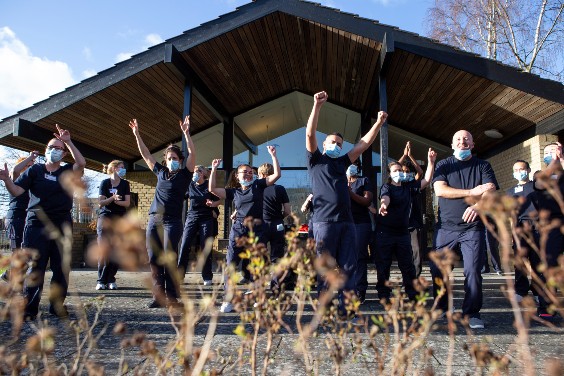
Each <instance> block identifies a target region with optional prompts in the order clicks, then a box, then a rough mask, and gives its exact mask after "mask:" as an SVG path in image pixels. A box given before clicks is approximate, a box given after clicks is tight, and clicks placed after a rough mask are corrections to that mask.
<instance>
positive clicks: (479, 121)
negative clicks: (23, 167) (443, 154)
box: [0, 0, 564, 167]
mask: <svg viewBox="0 0 564 376" xmlns="http://www.w3.org/2000/svg"><path fill="white" fill-rule="evenodd" d="M384 39H385V40H386V43H383V41H384ZM381 67H383V70H381ZM379 75H382V76H384V77H386V82H387V96H388V98H387V103H388V108H387V110H388V112H389V114H390V117H389V119H388V121H389V123H390V124H393V125H395V126H397V127H400V128H402V129H405V130H407V131H409V132H412V133H415V134H417V135H420V136H423V137H425V138H428V139H430V140H433V141H436V142H439V143H442V144H445V145H448V144H450V140H451V137H452V134H453V133H454V132H455V131H456V130H457V129H460V128H466V129H469V130H470V131H471V132H472V133H473V134H474V136H475V141H476V145H477V146H476V149H477V151H478V152H484V151H485V150H488V149H490V148H492V147H494V146H496V145H498V144H499V143H500V142H502V140H501V141H500V140H494V139H488V138H486V137H485V136H484V135H483V131H484V130H486V129H490V128H496V129H498V130H500V131H501V132H502V133H503V134H504V135H506V136H508V137H510V136H514V135H517V134H519V133H521V132H525V131H527V130H528V129H530V128H531V127H534V125H535V124H537V123H539V122H542V121H545V120H546V119H548V118H550V117H551V116H553V115H554V114H556V113H558V112H559V111H562V110H564V87H563V85H562V84H561V83H558V82H554V81H550V80H546V79H543V78H540V77H538V76H536V75H532V74H527V73H522V72H520V71H519V70H517V69H515V68H513V67H509V66H506V65H502V64H500V63H497V62H495V61H492V60H488V59H485V58H482V57H479V56H477V55H474V54H469V53H466V52H463V51H461V50H458V49H456V48H453V47H450V46H446V45H443V44H440V43H437V42H435V41H433V40H431V39H428V38H425V37H421V36H419V35H417V34H414V33H410V32H406V31H402V30H400V29H398V28H395V27H392V26H388V25H384V24H380V23H378V22H377V21H374V20H369V19H366V18H362V17H359V16H357V15H353V14H349V13H344V12H340V11H339V10H336V9H332V8H327V7H324V6H321V5H319V4H316V3H311V2H306V1H301V0H258V1H255V2H253V3H249V4H247V5H244V6H242V7H240V8H238V9H237V10H235V11H234V12H231V13H228V14H225V15H223V16H220V17H219V18H217V19H215V20H212V21H210V22H207V23H204V24H202V25H201V26H199V27H196V28H194V29H191V30H188V31H186V32H184V33H183V34H181V35H179V36H176V37H174V38H171V39H169V40H167V41H165V42H164V43H162V44H160V45H157V46H154V47H151V48H150V49H149V50H147V51H145V52H142V53H140V54H137V55H135V56H133V57H131V58H130V59H129V60H126V61H124V62H121V63H118V64H116V65H115V66H114V67H112V68H109V69H107V70H104V71H102V72H100V73H98V75H96V76H94V77H91V78H89V79H87V80H84V81H82V82H81V83H79V84H77V85H74V86H72V87H70V88H68V89H66V90H65V91H63V92H61V93H58V94H55V95H53V96H52V97H50V98H48V99H46V100H44V101H42V102H39V103H37V104H35V105H33V106H32V107H30V108H27V109H25V110H22V111H20V112H18V113H17V114H16V115H14V116H11V117H9V118H7V119H4V120H3V121H2V122H0V137H2V138H1V140H0V143H2V144H4V145H8V146H12V147H16V148H21V149H27V150H31V149H34V148H37V145H38V143H41V144H42V143H44V142H45V140H44V138H45V137H46V136H47V135H48V134H50V133H51V132H52V128H53V126H54V124H55V123H59V124H62V125H63V126H64V127H67V128H69V129H70V130H71V133H72V135H73V139H74V140H76V141H78V142H80V143H82V144H84V145H89V146H90V151H89V152H88V153H87V155H86V157H87V158H88V160H89V163H90V167H92V166H94V165H95V164H96V162H99V163H102V162H107V161H108V160H107V158H109V157H110V156H115V157H117V158H120V159H124V160H127V161H134V160H137V159H138V158H139V153H138V150H137V146H136V144H135V141H134V139H133V137H130V134H129V133H128V132H129V128H128V126H127V124H128V121H129V120H130V119H131V118H133V117H136V118H137V119H139V121H140V124H141V132H142V134H143V138H144V140H145V143H146V144H147V146H148V147H149V149H150V150H152V151H156V150H158V149H159V148H162V147H163V146H164V145H166V144H168V143H169V142H173V141H178V137H179V135H180V133H179V131H178V128H177V127H178V125H177V124H178V123H177V121H178V119H179V118H180V117H181V116H182V111H183V108H184V87H185V82H186V81H190V82H191V83H192V86H193V88H194V89H195V91H194V93H195V95H193V97H192V111H191V118H192V123H193V132H194V133H197V132H199V131H202V130H205V129H208V128H210V127H212V126H214V125H215V124H217V123H219V122H221V121H222V120H223V119H224V118H226V117H234V116H236V115H239V114H242V113H244V112H246V111H248V110H250V109H253V108H255V107H256V106H258V105H260V104H263V103H267V102H269V101H271V100H273V99H276V98H280V97H281V96H284V95H286V94H288V93H291V92H293V91H299V92H303V93H307V94H313V93H315V92H317V91H320V90H326V91H327V92H328V94H329V98H330V101H332V102H333V103H335V104H337V105H340V106H343V107H345V108H347V109H351V110H353V111H357V112H360V113H363V114H366V113H370V114H371V115H374V111H377V106H376V107H375V106H374V104H375V103H378V97H377V95H378V94H377V93H378V77H379ZM22 120H25V121H22ZM30 122H31V124H30ZM257 126H261V125H259V124H257ZM34 127H35V128H34ZM36 128H37V129H36ZM35 130H37V132H36V131H35ZM42 130H43V131H42ZM45 130H48V132H45Z"/></svg>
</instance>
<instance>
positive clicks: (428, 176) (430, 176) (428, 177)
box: [418, 148, 437, 189]
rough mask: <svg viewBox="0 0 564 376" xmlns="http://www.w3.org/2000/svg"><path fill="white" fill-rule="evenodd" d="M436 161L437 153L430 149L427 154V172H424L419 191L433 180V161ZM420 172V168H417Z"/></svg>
mask: <svg viewBox="0 0 564 376" xmlns="http://www.w3.org/2000/svg"><path fill="white" fill-rule="evenodd" d="M436 160H437V153H435V151H434V150H433V149H431V148H429V151H428V152H427V170H425V177H424V178H423V180H421V189H423V188H425V187H426V186H428V185H429V183H430V182H431V181H432V180H433V172H434V171H435V161H436ZM419 169H420V170H421V167H419ZM418 173H419V172H418Z"/></svg>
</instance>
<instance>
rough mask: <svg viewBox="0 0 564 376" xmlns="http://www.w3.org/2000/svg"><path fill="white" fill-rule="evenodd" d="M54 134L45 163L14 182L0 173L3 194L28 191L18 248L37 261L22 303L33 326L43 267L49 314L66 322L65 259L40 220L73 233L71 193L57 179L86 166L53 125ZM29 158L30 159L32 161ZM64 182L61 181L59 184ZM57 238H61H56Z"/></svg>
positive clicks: (32, 265) (63, 132) (67, 266)
mask: <svg viewBox="0 0 564 376" xmlns="http://www.w3.org/2000/svg"><path fill="white" fill-rule="evenodd" d="M55 126H56V128H57V133H53V135H54V136H55V138H52V139H51V140H49V142H48V143H47V146H46V148H45V163H36V164H34V165H33V166H31V167H30V168H28V169H27V170H25V171H24V172H23V173H22V174H21V175H20V176H19V177H18V178H17V179H16V181H15V182H14V181H12V179H10V175H9V173H8V169H7V167H6V166H5V168H4V170H0V179H1V180H3V181H4V184H5V185H6V188H7V189H8V192H9V193H10V194H11V195H12V196H14V197H17V196H20V195H22V194H27V193H25V192H26V191H29V205H28V209H27V217H26V225H25V230H24V234H23V241H22V248H29V249H34V250H37V256H36V257H34V258H33V260H31V263H30V267H29V269H28V272H27V274H28V276H30V277H31V276H33V278H30V277H28V278H26V279H25V282H24V297H25V299H26V306H25V312H24V315H25V318H26V319H28V320H33V319H35V317H36V316H37V314H38V313H39V303H40V301H41V293H42V291H43V280H44V279H45V270H46V269H47V264H49V265H50V266H51V270H52V271H53V276H52V278H51V293H50V296H49V301H50V305H49V313H51V314H53V315H56V316H58V317H66V316H68V312H67V309H66V307H65V306H64V305H63V303H64V301H65V298H66V296H67V289H68V282H69V272H70V261H71V260H70V255H65V254H63V250H62V249H60V248H59V246H58V244H57V241H56V240H54V239H52V238H51V237H50V236H49V234H48V233H47V232H46V231H45V226H46V224H45V223H44V220H45V219H47V220H48V221H49V222H51V223H52V224H53V226H55V228H57V229H58V230H59V231H60V233H61V234H64V228H68V227H71V228H72V216H71V210H72V204H73V194H72V187H70V186H69V184H64V186H63V184H62V182H61V177H62V176H63V175H65V174H70V173H74V174H76V175H78V176H82V174H83V173H84V167H85V166H86V160H85V159H84V157H83V156H82V154H81V153H80V151H78V149H77V148H76V146H75V145H74V144H73V142H72V140H71V135H70V132H69V131H68V130H66V129H62V128H61V127H59V125H58V124H56V125H55ZM69 153H70V155H71V156H72V158H73V159H74V163H73V164H70V163H68V164H65V165H61V163H62V161H63V158H65V157H66V156H67V155H68V154H69ZM31 158H33V157H31ZM63 179H64V178H63ZM61 236H62V235H61Z"/></svg>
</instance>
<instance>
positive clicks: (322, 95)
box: [313, 91, 329, 105]
mask: <svg viewBox="0 0 564 376" xmlns="http://www.w3.org/2000/svg"><path fill="white" fill-rule="evenodd" d="M327 99H329V96H328V95H327V93H326V92H324V91H320V92H319V93H317V94H315V95H314V96H313V101H314V103H315V104H316V105H322V104H323V103H325V102H327Z"/></svg>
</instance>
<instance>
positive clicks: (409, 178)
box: [402, 172, 415, 182]
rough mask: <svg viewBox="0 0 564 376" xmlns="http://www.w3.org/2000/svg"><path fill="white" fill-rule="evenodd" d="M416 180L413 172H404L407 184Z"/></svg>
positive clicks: (404, 179)
mask: <svg viewBox="0 0 564 376" xmlns="http://www.w3.org/2000/svg"><path fill="white" fill-rule="evenodd" d="M413 180H415V174H414V173H413V172H404V173H403V180H402V181H405V182H408V181H413Z"/></svg>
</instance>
